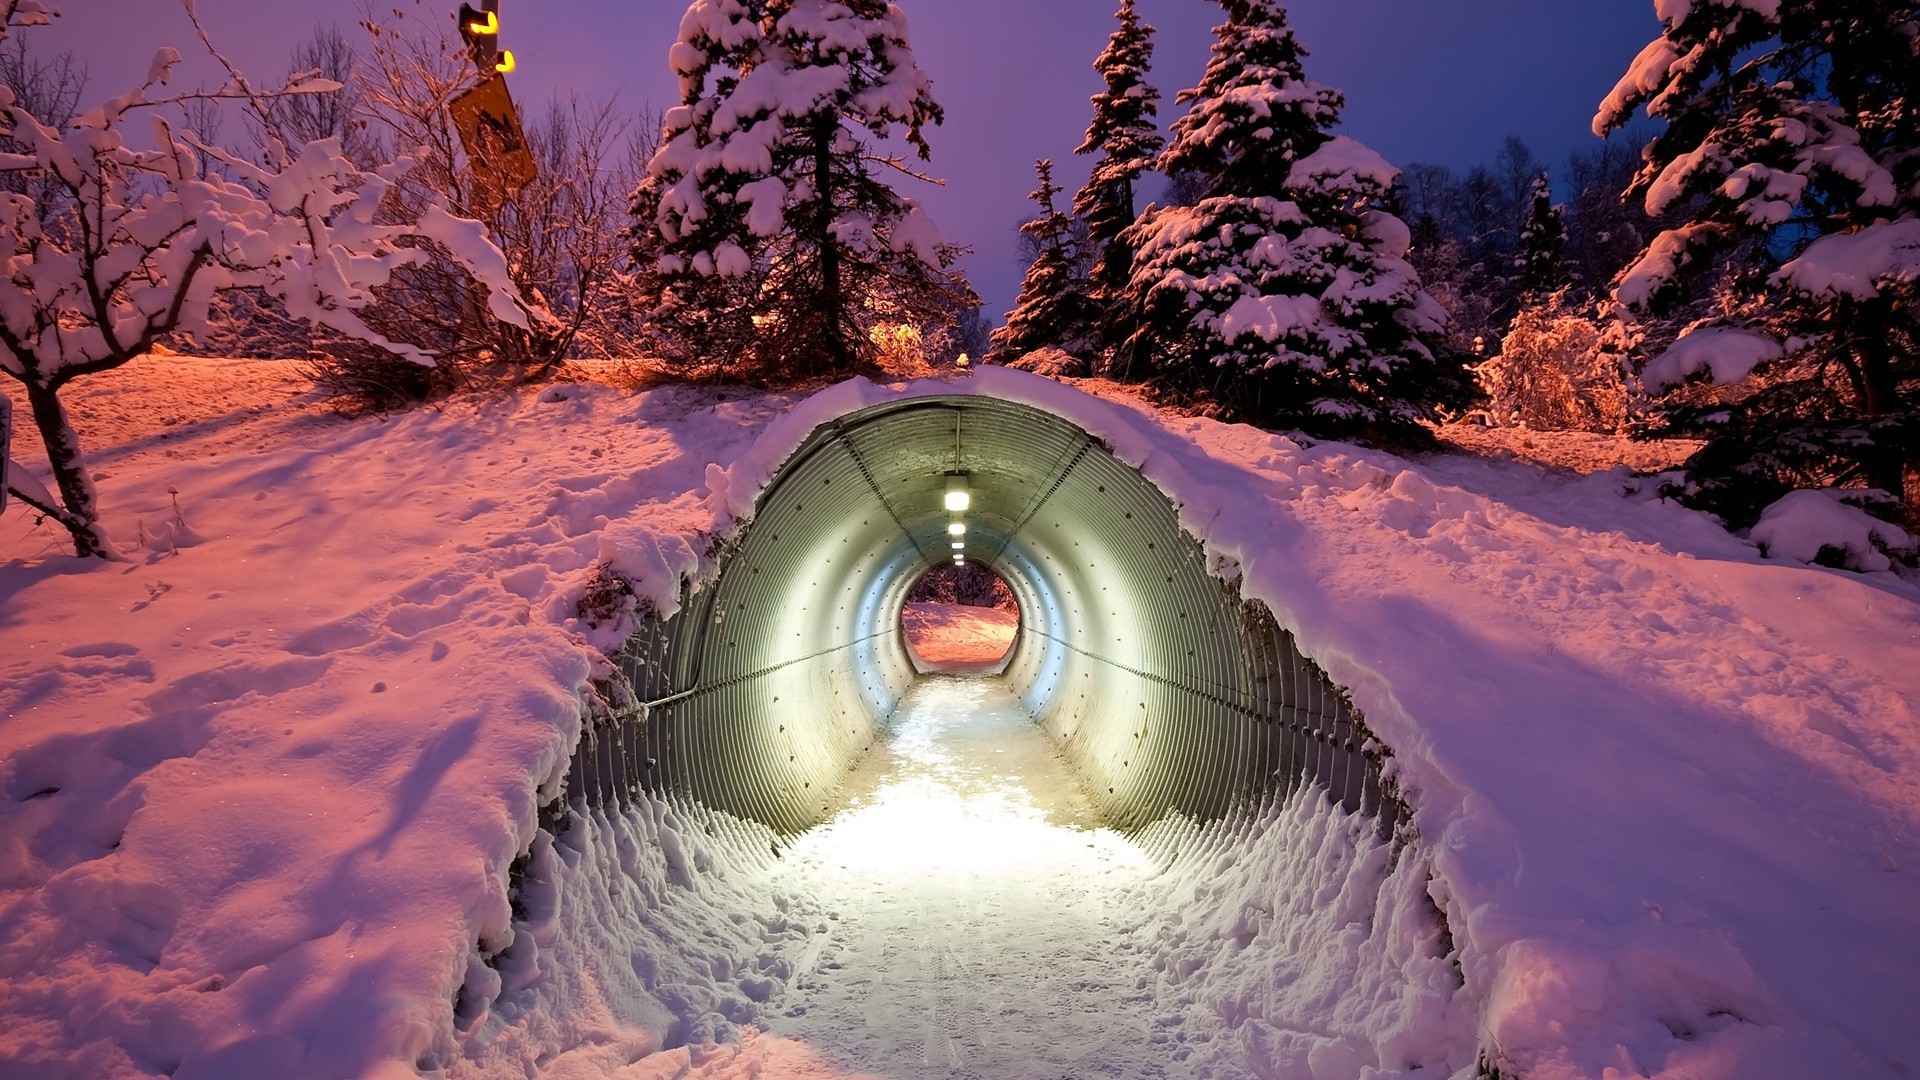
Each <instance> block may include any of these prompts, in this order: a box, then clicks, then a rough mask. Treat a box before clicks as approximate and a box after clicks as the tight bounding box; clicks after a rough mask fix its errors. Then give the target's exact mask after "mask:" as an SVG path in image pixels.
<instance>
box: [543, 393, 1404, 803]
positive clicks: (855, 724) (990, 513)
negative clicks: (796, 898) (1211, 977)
mask: <svg viewBox="0 0 1920 1080" xmlns="http://www.w3.org/2000/svg"><path fill="white" fill-rule="evenodd" d="M955 490H961V491H964V492H965V494H966V499H965V502H966V509H965V510H964V511H954V510H950V509H948V506H949V498H950V494H951V493H952V492H953V491H955ZM956 522H959V523H961V524H962V525H963V526H964V534H963V535H961V536H956V535H955V531H954V530H953V528H952V526H953V525H954V524H955V523H956ZM957 540H960V541H963V542H964V547H963V548H960V549H958V550H956V549H955V548H954V547H953V544H954V543H955V542H956V541H957ZM956 555H957V556H958V557H960V558H963V559H965V560H968V561H971V562H974V563H977V564H979V565H983V566H985V567H987V568H990V569H991V570H992V571H994V572H995V573H996V574H998V575H999V576H1000V577H1001V578H1002V579H1004V580H1005V581H1006V582H1007V583H1008V585H1009V586H1010V587H1011V588H1012V590H1013V593H1014V596H1015V599H1016V601H1017V603H1018V606H1019V609H1020V613H1021V618H1020V627H1019V631H1018V634H1017V636H1016V639H1015V641H1014V645H1013V648H1012V649H1011V651H1010V652H1009V653H1008V655H1007V659H1006V661H1005V663H1004V667H1003V669H1002V671H1001V674H1000V676H999V677H1000V678H1003V679H1005V680H1006V682H1007V684H1008V687H1009V689H1010V690H1012V691H1013V693H1014V694H1016V695H1017V696H1018V698H1019V699H1020V701H1021V703H1022V704H1023V705H1024V706H1025V707H1026V709H1027V710H1028V711H1029V712H1030V713H1031V714H1032V715H1033V717H1034V719H1035V721H1036V722H1037V723H1039V724H1040V725H1041V727H1042V728H1043V729H1044V731H1045V732H1046V733H1047V735H1048V736H1049V737H1050V738H1051V739H1052V741H1053V742H1054V743H1055V745H1056V746H1057V747H1058V748H1059V749H1060V750H1061V752H1062V753H1063V755H1064V756H1065V757H1066V758H1067V759H1068V761H1069V762H1070V763H1071V764H1072V765H1073V766H1074V767H1075V769H1076V770H1077V772H1078V774H1079V776H1080V779H1081V781H1082V783H1083V784H1084V786H1085V788H1086V790H1087V792H1088V793H1089V794H1090V795H1091V796H1092V797H1093V799H1094V800H1095V802H1096V803H1097V805H1098V807H1099V809H1100V812H1101V813H1102V814H1103V815H1104V817H1105V818H1106V820H1107V822H1108V823H1109V824H1111V825H1113V826H1115V827H1118V828H1123V829H1125V828H1137V827H1140V826H1144V825H1146V824H1148V823H1150V822H1152V821H1155V820H1157V819H1159V818H1160V817H1162V816H1163V815H1165V814H1168V813H1170V812H1179V813H1183V814H1186V815H1189V816H1191V817H1194V818H1198V819H1202V820H1204V819H1208V818H1212V817H1216V816H1218V815H1220V814H1222V813H1224V812H1226V811H1227V810H1228V809H1229V808H1230V807H1232V806H1233V805H1234V804H1235V802H1236V801H1237V800H1244V799H1247V798H1250V797H1256V796H1259V795H1262V794H1264V793H1267V792H1269V791H1271V790H1273V789H1274V788H1276V787H1292V786H1294V785H1298V784H1302V783H1313V784H1317V785H1319V786H1321V787H1322V788H1324V789H1325V791H1326V793H1327V795H1328V797H1329V799H1330V800H1331V801H1332V802H1333V803H1336V804H1339V805H1342V806H1344V807H1346V808H1347V809H1349V810H1354V811H1365V812H1369V813H1372V814H1374V815H1375V816H1376V818H1377V819H1378V822H1379V826H1380V829H1381V831H1382V832H1383V834H1384V833H1390V832H1392V831H1393V830H1394V829H1395V827H1396V826H1397V824H1398V823H1399V822H1400V821H1401V820H1403V818H1404V807H1403V806H1402V805H1401V804H1400V802H1399V800H1398V799H1397V798H1395V797H1394V796H1393V793H1392V792H1391V791H1390V790H1386V789H1383V784H1382V779H1381V777H1382V764H1383V760H1384V757H1383V755H1384V751H1383V749H1382V748H1381V747H1380V746H1379V744H1378V742H1377V741H1376V740H1374V739H1372V738H1371V736H1370V735H1369V733H1368V732H1367V731H1366V729H1365V727H1364V724H1363V722H1362V720H1361V718H1360V717H1359V716H1358V715H1357V714H1356V713H1355V711H1354V710H1353V709H1352V707H1351V706H1350V704H1349V703H1348V701H1347V699H1346V697H1345V695H1343V694H1342V693H1340V692H1339V690H1338V689H1337V688H1336V687H1334V686H1333V685H1332V684H1331V683H1330V682H1329V681H1328V680H1327V678H1326V677H1325V675H1324V674H1323V673H1322V672H1321V671H1320V669H1319V668H1318V667H1317V666H1315V665H1314V664H1313V663H1312V662H1311V661H1310V660H1309V659H1308V658H1307V657H1305V656H1303V655H1302V654H1301V652H1300V650H1299V649H1298V648H1297V647H1296V645H1295V642H1294V639H1293V636H1292V635H1291V634H1290V633H1289V632H1288V631H1287V630H1286V629H1285V628H1284V627H1281V626H1280V625H1278V624H1277V623H1276V622H1275V620H1274V619H1273V617H1272V615H1271V614H1270V613H1269V612H1268V611H1267V610H1266V608H1265V607H1264V606H1262V605H1259V604H1257V603H1249V602H1245V601H1243V600H1242V599H1241V597H1240V596H1239V594H1238V592H1237V591H1236V589H1235V587H1234V585H1233V584H1232V583H1230V582H1226V581H1222V580H1221V579H1219V578H1218V577H1216V576H1214V575H1213V574H1212V573H1210V572H1209V569H1208V565H1207V560H1206V558H1205V556H1204V553H1203V551H1202V549H1201V546H1200V544H1199V543H1198V541H1196V540H1195V539H1194V538H1193V537H1192V536H1191V535H1189V534H1187V533H1186V532H1184V531H1183V530H1182V528H1181V526H1180V523H1179V520H1178V516H1177V511H1176V508H1175V507H1174V505H1173V504H1172V503H1171V502H1170V501H1169V500H1168V497H1167V495H1166V494H1165V493H1163V492H1162V491H1161V490H1160V489H1159V488H1157V487H1155V486H1154V485H1153V484H1152V483H1151V482H1150V481H1148V480H1147V479H1146V478H1145V477H1144V476H1143V475H1142V474H1141V473H1140V472H1139V471H1138V470H1136V469H1134V468H1132V467H1131V466H1128V465H1127V464H1125V463H1124V462H1122V461H1120V460H1119V459H1117V458H1116V457H1115V456H1114V455H1113V454H1112V453H1111V452H1109V450H1108V448H1107V447H1105V446H1104V445H1102V443H1101V442H1100V441H1099V440H1098V439H1096V438H1095V437H1093V436H1092V435H1090V434H1088V433H1087V432H1086V431H1084V430H1082V429H1081V428H1079V427H1077V426H1075V425H1074V424H1072V423H1070V422H1068V421H1066V420H1063V419H1061V418H1059V417H1057V416H1054V415H1052V414H1050V413H1048V412H1045V411H1042V410H1040V409H1037V408H1033V407H1031V406H1027V405H1022V404H1017V403H1014V402H1009V401H1004V400H1000V399H997V398H990V397H985V396H973V395H951V396H938V397H922V398H910V399H905V400H900V401H894V402H889V403H886V404H882V405H878V406H873V407H869V408H867V409H864V410H861V411H858V412H854V413H850V414H848V415H845V416H842V417H840V418H839V419H837V420H834V421H831V422H828V423H826V424H824V425H823V426H821V427H819V428H818V429H817V430H815V431H814V432H813V433H812V434H811V435H810V436H809V437H808V438H807V439H806V440H805V442H804V443H803V444H802V445H801V446H800V447H799V449H798V450H797V451H796V452H795V453H793V455H792V456H791V457H790V458H789V459H788V460H787V461H786V463H785V464H784V466H783V467H782V468H781V469H780V471H779V473H778V474H777V476H776V477H775V479H774V481H773V482H772V483H771V484H770V485H769V486H768V488H767V489H766V490H765V491H764V492H763V493H762V495H761V497H760V499H759V501H758V503H757V504H756V508H755V512H754V514H753V516H752V519H751V521H750V523H748V524H747V525H745V526H744V527H743V528H741V529H740V530H739V531H738V532H737V533H736V534H735V535H734V536H733V537H731V538H730V540H729V542H728V545H727V547H726V548H725V550H724V551H723V552H722V553H721V555H720V557H719V560H718V570H717V573H716V574H715V575H714V576H713V577H712V579H711V580H709V581H707V582H706V583H704V584H703V585H701V586H699V587H697V588H688V589H687V590H686V592H685V595H684V596H683V602H682V604H681V605H680V608H679V610H678V611H677V612H675V613H674V614H672V615H671V616H668V617H665V618H646V619H643V620H642V622H641V624H640V625H639V627H638V628H637V630H636V631H635V632H634V633H633V635H632V636H631V637H630V638H629V640H628V641H627V643H626V645H625V647H624V648H622V649H621V650H620V651H619V653H618V654H617V655H616V656H615V657H614V660H615V661H616V665H615V666H616V668H617V672H618V674H617V675H616V676H615V677H614V679H612V680H611V681H610V684H609V685H608V686H606V687H604V688H603V690H604V693H603V695H602V696H603V698H604V699H605V700H607V701H609V702H611V703H612V704H611V706H610V707H609V708H608V709H606V710H605V711H604V712H603V713H602V714H601V715H599V716H597V717H595V718H594V721H593V723H592V724H591V725H590V726H589V729H588V730H587V732H586V734H585V736H584V737H583V739H582V742H581V744H580V747H579V749H578V751H577V753H576V756H575V760H574V762H573V767H572V769H571V771H570V773H569V780H568V798H569V802H570V803H578V802H584V804H586V805H588V806H601V807H605V806H610V805H613V804H616V803H619V802H621V801H622V800H624V799H627V798H629V797H631V796H632V795H633V794H634V793H636V792H640V791H651V792H671V793H677V794H681V795H685V796H689V797H692V798H695V799H697V800H699V801H701V802H702V803H704V804H706V805H709V806H711V807H713V808H715V809H719V810H723V811H726V812H728V813H731V814H734V815H737V816H740V817H744V818H748V819H752V820H756V821H759V822H762V823H764V824H766V825H768V826H771V827H773V828H775V829H777V830H780V831H783V832H789V833H791V832H798V831H801V830H804V829H806V828H808V827H810V826H812V825H814V824H816V823H817V822H818V821H819V820H820V819H821V817H822V816H823V814H825V813H826V812H827V811H828V809H829V807H830V805H831V801H832V797H833V793H834V791H835V789H836V788H837V787H838V786H839V782H840V780H841V778H843V777H844V776H845V775H846V773H847V771H848V770H849V769H850V768H851V767H852V766H853V764H854V763H856V762H857V761H858V760H859V758H860V756H861V755H862V754H863V753H864V752H865V751H866V750H867V749H869V748H870V747H871V746H872V744H873V743H874V741H875V740H876V739H878V738H883V737H884V735H885V730H886V726H887V722H888V719H889V717H890V716H892V714H893V712H894V710H895V708H896V706H897V705H898V703H899V701H900V699H901V696H902V694H903V693H904V692H905V691H906V689H907V688H908V687H909V686H910V685H911V684H912V683H913V681H914V680H915V679H916V678H917V677H918V672H917V671H916V670H915V666H914V664H913V661H912V658H911V656H910V655H909V651H908V648H907V645H906V642H905V641H904V639H903V635H902V632H901V629H900V626H901V609H902V605H903V604H904V602H905V599H906V596H907V593H908V591H909V590H910V589H911V587H912V585H913V584H914V582H915V581H916V580H918V579H919V578H920V577H921V576H922V575H923V574H924V573H926V572H927V571H928V570H929V569H931V568H933V567H936V566H940V565H943V564H947V563H950V562H951V561H952V560H953V559H954V558H955V557H956Z"/></svg>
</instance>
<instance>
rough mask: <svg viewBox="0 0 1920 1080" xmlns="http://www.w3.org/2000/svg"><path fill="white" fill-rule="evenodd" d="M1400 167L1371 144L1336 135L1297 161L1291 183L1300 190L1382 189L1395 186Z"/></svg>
mask: <svg viewBox="0 0 1920 1080" xmlns="http://www.w3.org/2000/svg"><path fill="white" fill-rule="evenodd" d="M1399 177H1400V170H1399V169H1396V168H1394V167H1393V166H1392V165H1390V164H1388V163H1387V159H1386V158H1383V157H1381V156H1380V154H1379V153H1378V152H1377V151H1375V150H1374V149H1372V148H1371V147H1369V146H1367V145H1365V144H1364V143H1361V142H1359V141H1357V140H1355V139H1352V138H1349V137H1348V136H1345V135H1335V136H1333V137H1332V138H1330V139H1328V140H1327V141H1326V142H1324V143H1321V144H1320V146H1319V148H1318V149H1316V150H1314V152H1313V153H1311V154H1308V155H1307V156H1306V157H1303V158H1301V159H1300V160H1299V161H1296V162H1294V163H1293V170H1292V171H1291V172H1289V173H1288V174H1287V186H1288V187H1289V188H1293V189H1296V190H1309V191H1351V192H1382V191H1387V190H1389V189H1390V188H1392V187H1393V182H1394V181H1395V180H1397V179H1399Z"/></svg>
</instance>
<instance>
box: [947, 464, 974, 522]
mask: <svg viewBox="0 0 1920 1080" xmlns="http://www.w3.org/2000/svg"><path fill="white" fill-rule="evenodd" d="M971 505H973V497H972V496H971V495H969V494H968V493H967V474H966V473H963V472H950V473H948V474H947V509H949V510H951V511H953V512H954V513H956V514H958V513H961V512H963V511H965V510H966V508H967V507H969V506H971Z"/></svg>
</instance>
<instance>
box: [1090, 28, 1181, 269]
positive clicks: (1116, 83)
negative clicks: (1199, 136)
mask: <svg viewBox="0 0 1920 1080" xmlns="http://www.w3.org/2000/svg"><path fill="white" fill-rule="evenodd" d="M1115 18H1117V19H1119V20H1120V28H1119V29H1118V30H1115V31H1114V32H1113V35H1112V36H1111V37H1109V38H1108V39H1107V47H1106V48H1105V49H1104V50H1102V51H1101V53H1100V56H1099V58H1098V59H1096V60H1095V61H1094V62H1093V69H1094V70H1095V71H1098V72H1099V73H1100V78H1101V80H1102V81H1103V82H1104V83H1105V84H1106V85H1105V88H1104V89H1102V90H1101V91H1100V92H1099V93H1097V94H1095V95H1093V120H1092V122H1091V123H1089V124H1088V125H1087V137H1086V139H1085V141H1083V142H1082V143H1081V144H1080V146H1079V147H1078V148H1077V149H1075V150H1074V153H1076V154H1099V155H1100V159H1099V160H1098V161H1096V162H1095V163H1094V166H1093V172H1092V174H1091V175H1089V176H1088V177H1087V182H1086V183H1085V184H1083V185H1081V188H1080V190H1079V192H1078V193H1077V194H1075V195H1074V197H1073V213H1074V216H1076V217H1078V218H1079V219H1080V220H1082V221H1084V222H1086V226H1087V241H1088V243H1089V245H1091V246H1092V248H1093V252H1092V255H1093V272H1092V289H1091V294H1092V296H1093V297H1094V299H1095V300H1096V301H1097V302H1098V303H1100V304H1102V305H1105V304H1107V303H1110V302H1111V301H1112V300H1113V298H1114V297H1115V296H1117V295H1118V294H1119V293H1120V292H1121V291H1123V290H1124V289H1125V288H1126V284H1127V279H1128V277H1129V276H1130V275H1131V273H1132V271H1133V249H1132V248H1131V247H1129V246H1128V245H1127V244H1126V242H1125V241H1123V240H1122V239H1121V234H1122V233H1124V232H1125V231H1126V229H1127V226H1129V225H1132V224H1133V221H1134V217H1135V214H1136V210H1137V208H1136V207H1135V206H1134V184H1135V183H1136V182H1138V181H1139V179H1140V177H1141V175H1142V174H1143V173H1147V172H1149V171H1151V170H1152V169H1153V167H1154V159H1155V158H1156V157H1158V156H1159V154H1160V151H1161V149H1162V147H1164V146H1165V145H1166V140H1164V139H1162V138H1161V137H1160V125H1159V122H1158V120H1157V119H1156V117H1157V116H1158V114H1159V106H1160V91H1159V90H1158V89H1156V88H1155V87H1154V86H1153V85H1152V84H1151V83H1149V82H1147V71H1148V69H1149V68H1150V67H1151V66H1152V63H1153V27H1151V26H1149V25H1147V24H1146V23H1143V22H1141V21H1140V12H1139V10H1138V9H1137V8H1136V7H1135V5H1134V0H1121V4H1120V10H1119V12H1118V13H1117V14H1116V15H1115Z"/></svg>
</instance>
